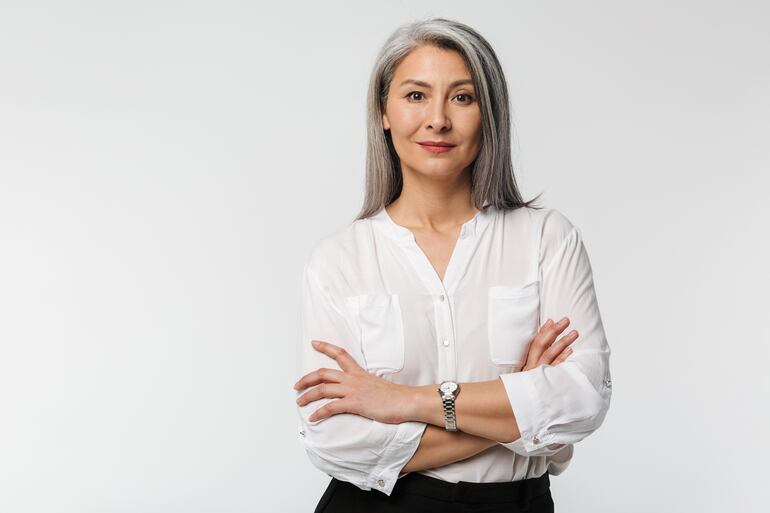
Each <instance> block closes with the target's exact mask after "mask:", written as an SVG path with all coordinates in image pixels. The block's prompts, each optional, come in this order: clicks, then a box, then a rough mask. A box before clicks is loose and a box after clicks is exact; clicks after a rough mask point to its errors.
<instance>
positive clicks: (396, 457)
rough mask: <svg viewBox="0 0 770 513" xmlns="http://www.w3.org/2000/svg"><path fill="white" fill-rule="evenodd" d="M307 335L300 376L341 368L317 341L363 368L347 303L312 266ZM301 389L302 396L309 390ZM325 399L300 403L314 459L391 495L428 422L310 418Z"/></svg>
mask: <svg viewBox="0 0 770 513" xmlns="http://www.w3.org/2000/svg"><path fill="white" fill-rule="evenodd" d="M301 326H302V327H301V337H300V341H299V345H298V349H297V379H299V378H301V377H302V376H304V375H305V374H307V373H309V372H312V371H314V370H316V369H318V368H321V367H325V368H331V369H337V370H340V367H339V365H338V364H337V362H336V361H335V360H334V359H333V358H331V357H329V356H327V355H325V354H323V353H321V352H319V351H317V350H315V349H314V348H313V346H312V344H311V340H313V339H316V340H324V341H327V342H331V343H332V344H335V345H338V346H340V347H343V348H345V350H346V351H348V353H349V354H350V355H351V356H352V357H353V358H354V359H355V360H356V361H357V362H358V363H359V365H362V366H363V361H364V360H363V355H362V353H361V349H360V343H359V342H358V338H357V336H356V335H355V323H354V322H352V319H351V318H350V316H349V314H348V312H347V310H346V307H345V304H344V301H343V300H342V298H341V297H340V296H339V295H337V294H336V293H335V290H334V287H333V286H330V284H329V281H328V280H326V279H325V278H324V277H323V276H322V275H321V274H319V273H318V272H317V271H316V270H315V269H314V268H313V267H311V266H310V265H309V264H306V265H305V267H304V270H303V277H302V308H301ZM307 390H308V389H305V390H299V391H297V393H296V397H299V396H300V395H302V394H304V393H306V392H307ZM332 400H336V399H330V398H322V399H319V400H316V401H312V402H310V403H308V404H306V405H304V406H299V405H297V414H298V428H299V434H300V440H301V441H302V444H303V446H304V449H305V452H306V453H307V456H308V458H309V459H310V461H311V462H312V463H313V465H314V466H316V467H317V468H318V469H319V470H321V471H323V472H324V473H326V474H327V475H329V476H332V477H335V478H337V479H339V480H342V481H347V482H350V483H352V484H354V485H356V486H357V487H359V488H361V489H362V490H371V489H376V490H380V491H381V492H383V493H385V494H386V495H390V494H391V493H392V491H393V488H394V486H395V484H396V481H397V479H398V478H399V477H400V476H399V473H400V471H401V469H402V468H403V467H404V466H405V465H406V464H407V463H408V462H409V460H410V459H411V458H412V456H413V455H414V453H415V451H416V450H417V447H418V446H419V444H420V440H421V438H422V434H423V432H424V430H425V428H426V426H427V424H425V423H422V422H403V423H400V424H386V423H382V422H378V421H374V420H372V419H369V418H366V417H363V416H360V415H355V414H351V413H341V414H336V415H332V416H330V417H327V418H325V419H322V420H320V421H315V422H311V421H309V420H308V417H309V416H310V415H312V414H313V412H315V411H316V410H318V409H319V408H321V407H322V406H324V405H325V404H326V403H328V402H329V401H332Z"/></svg>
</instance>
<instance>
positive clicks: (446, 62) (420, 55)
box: [393, 46, 471, 86]
mask: <svg viewBox="0 0 770 513" xmlns="http://www.w3.org/2000/svg"><path fill="white" fill-rule="evenodd" d="M408 78H409V79H415V80H423V81H426V82H428V83H433V82H437V81H442V82H451V81H454V80H459V79H464V78H471V74H470V71H468V67H467V66H466V65H465V61H464V60H463V58H462V56H461V55H460V53H459V52H457V51H455V50H448V49H444V48H438V47H436V46H421V47H419V48H416V49H414V50H412V51H411V52H410V53H409V54H408V55H407V56H406V57H404V59H403V60H402V61H401V63H400V64H399V65H398V67H396V71H395V73H394V76H393V79H394V80H393V83H394V84H396V85H397V86H398V85H400V84H401V82H402V81H403V80H404V79H408Z"/></svg>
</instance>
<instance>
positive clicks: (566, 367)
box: [294, 18, 611, 513]
mask: <svg viewBox="0 0 770 513" xmlns="http://www.w3.org/2000/svg"><path fill="white" fill-rule="evenodd" d="M368 101H369V119H368V120H369V145H368V154H367V175H366V199H365V205H364V207H363V209H362V212H361V213H360V214H359V216H358V217H357V218H356V219H355V220H354V221H353V222H352V223H351V224H350V225H348V226H347V227H345V229H343V230H340V231H338V232H337V233H334V234H332V235H329V236H327V237H324V238H323V239H322V240H321V241H320V242H319V243H318V244H317V245H316V247H315V248H314V250H313V252H312V254H311V256H310V259H309V261H308V262H307V263H306V265H305V267H304V276H303V289H302V300H303V301H302V337H301V341H300V345H299V348H298V376H299V380H298V382H297V383H296V384H295V387H294V388H295V390H297V404H298V415H299V435H300V438H301V440H302V442H303V444H304V447H305V449H306V452H307V455H308V457H309V458H310V460H311V462H312V463H313V464H314V465H315V466H317V467H318V468H319V469H321V470H322V471H324V472H325V473H326V474H328V475H329V476H331V477H332V479H331V481H330V483H329V486H328V488H327V489H326V492H325V493H324V494H323V496H322V497H321V500H320V502H319V503H318V506H317V508H316V513H320V512H322V511H324V512H327V513H328V512H338V511H339V512H343V511H344V512H348V513H349V512H359V511H360V512H366V513H371V512H385V511H405V512H412V511H414V512H418V511H419V512H432V511H440V512H442V513H451V512H454V511H458V512H459V511H463V512H470V511H485V512H490V511H533V512H534V511H553V501H552V498H551V493H550V482H549V478H548V474H549V473H550V474H551V475H558V474H560V473H561V472H562V471H563V470H564V469H565V468H566V467H567V465H568V464H569V461H570V460H571V458H572V454H573V445H574V443H576V442H578V441H580V440H582V439H583V438H585V437H586V436H588V435H589V434H590V433H592V432H593V431H595V430H596V429H597V428H598V427H599V425H600V424H601V423H602V421H603V419H604V416H605V414H606V412H607V409H608V408H609V404H610V396H611V388H610V387H611V382H610V371H609V355H610V348H609V346H608V344H607V340H606V338H605V334H604V329H603V326H602V322H601V318H600V315H599V309H598V304H597V300H596V296H595V293H594V287H593V279H592V274H591V267H590V263H589V260H588V256H587V253H586V251H585V247H584V245H583V242H582V237H581V233H580V231H579V230H578V229H577V227H575V226H574V225H573V224H572V223H571V222H570V221H569V220H568V219H567V218H566V217H565V216H564V215H562V214H561V213H559V212H558V211H557V210H554V209H543V208H540V207H534V206H533V205H531V203H532V202H531V201H530V202H524V201H523V200H522V199H521V196H520V193H519V191H518V189H517V187H516V183H515V180H514V176H513V172H512V165H511V154H510V120H509V105H508V93H507V85H506V81H505V78H504V76H503V72H502V69H501V66H500V64H499V62H498V60H497V57H496V56H495V53H494V51H493V50H492V48H491V47H490V46H489V44H488V43H487V41H486V40H485V39H484V38H482V37H481V36H480V35H479V34H478V33H477V32H475V31H474V30H473V29H471V28H470V27H468V26H466V25H463V24H461V23H458V22H455V21H450V20H447V19H443V18H434V19H429V20H426V21H420V22H417V23H413V24H410V25H406V26H404V27H401V28H400V29H398V30H397V31H396V32H395V33H394V34H393V35H392V36H391V37H390V38H389V39H388V41H387V42H386V44H385V46H384V48H383V49H382V51H381V53H380V55H379V57H378V59H377V63H376V65H375V68H374V71H373V73H372V77H371V85H370V89H369V99H368ZM566 316H569V317H568V318H567V317H566ZM541 319H547V321H546V322H544V323H543V324H542V325H541V322H540V321H541ZM554 321H558V322H554ZM570 324H571V325H572V329H571V331H569V332H567V333H566V334H565V333H564V332H565V329H566V328H567V326H568V325H570ZM562 334H563V335H562ZM578 336H579V339H578ZM557 337H559V338H558V340H557ZM568 346H569V347H568Z"/></svg>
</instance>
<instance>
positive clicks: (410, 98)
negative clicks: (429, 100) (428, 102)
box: [406, 91, 422, 101]
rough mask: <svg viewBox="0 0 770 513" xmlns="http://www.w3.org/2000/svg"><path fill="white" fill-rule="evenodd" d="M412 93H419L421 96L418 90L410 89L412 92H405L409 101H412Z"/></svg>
mask: <svg viewBox="0 0 770 513" xmlns="http://www.w3.org/2000/svg"><path fill="white" fill-rule="evenodd" d="M413 94H419V95H421V96H422V93H421V92H420V91H412V92H410V93H409V94H407V95H406V97H407V99H408V100H409V101H412V98H413V96H412V95H413Z"/></svg>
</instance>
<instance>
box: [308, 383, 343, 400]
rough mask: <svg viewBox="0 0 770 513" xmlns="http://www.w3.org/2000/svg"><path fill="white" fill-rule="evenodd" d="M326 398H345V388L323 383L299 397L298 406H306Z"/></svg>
mask: <svg viewBox="0 0 770 513" xmlns="http://www.w3.org/2000/svg"><path fill="white" fill-rule="evenodd" d="M325 397H330V398H331V397H345V390H344V387H343V386H342V385H340V384H337V383H321V384H320V385H318V386H317V387H313V388H311V389H310V390H308V391H307V392H305V393H304V394H302V395H301V396H299V397H297V404H298V405H299V406H305V405H306V404H308V403H312V402H313V401H317V400H319V399H323V398H325Z"/></svg>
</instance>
